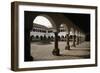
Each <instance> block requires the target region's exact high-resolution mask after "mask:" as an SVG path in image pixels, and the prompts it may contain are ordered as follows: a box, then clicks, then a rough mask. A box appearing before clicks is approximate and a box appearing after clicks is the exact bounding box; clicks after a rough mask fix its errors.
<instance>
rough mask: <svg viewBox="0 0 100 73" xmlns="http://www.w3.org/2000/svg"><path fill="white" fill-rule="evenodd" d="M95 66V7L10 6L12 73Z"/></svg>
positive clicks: (66, 5)
mask: <svg viewBox="0 0 100 73" xmlns="http://www.w3.org/2000/svg"><path fill="white" fill-rule="evenodd" d="M92 66H97V7H96V6H82V5H68V4H49V3H32V2H12V3H11V70H13V71H27V70H46V69H59V68H76V67H92Z"/></svg>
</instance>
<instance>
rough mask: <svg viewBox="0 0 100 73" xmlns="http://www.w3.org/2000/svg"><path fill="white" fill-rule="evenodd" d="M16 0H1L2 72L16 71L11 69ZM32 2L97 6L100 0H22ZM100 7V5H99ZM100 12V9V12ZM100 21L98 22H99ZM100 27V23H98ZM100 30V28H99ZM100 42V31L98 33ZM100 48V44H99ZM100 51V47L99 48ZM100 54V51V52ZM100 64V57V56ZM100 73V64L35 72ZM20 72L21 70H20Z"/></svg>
mask: <svg viewBox="0 0 100 73" xmlns="http://www.w3.org/2000/svg"><path fill="white" fill-rule="evenodd" d="M11 1H14V0H0V73H14V72H13V71H11V70H10V59H11V57H10V54H11V41H10V40H11V36H10V35H11V12H10V8H11V6H10V3H11ZM20 1H32V2H36V1H37V2H45V3H61V4H77V5H93V6H97V5H99V3H100V0H20ZM99 7H100V6H99ZM98 13H100V10H99V12H98ZM98 19H100V15H99V17H98ZM99 23H100V21H99V22H98V24H99ZM98 28H100V25H98ZM98 31H100V29H98ZM98 37H99V39H98V40H99V43H100V33H99V35H98ZM99 48H100V46H99ZM98 52H100V49H98ZM98 55H99V56H100V53H98ZM99 65H100V57H99ZM87 72H88V73H99V72H100V66H98V67H87V68H73V69H71V68H70V69H55V70H40V71H34V73H87ZM18 73H19V72H18ZM22 73H33V71H26V72H22Z"/></svg>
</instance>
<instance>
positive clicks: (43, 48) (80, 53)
mask: <svg viewBox="0 0 100 73" xmlns="http://www.w3.org/2000/svg"><path fill="white" fill-rule="evenodd" d="M58 44H59V45H58V47H59V49H60V56H54V55H53V54H52V51H53V49H54V42H51V43H48V44H47V43H46V44H43V43H40V42H31V55H32V57H34V61H45V60H65V59H67V60H69V59H87V58H90V42H87V41H85V42H82V43H80V44H79V45H76V47H73V46H71V45H72V42H70V46H71V50H65V46H66V42H65V41H59V42H58Z"/></svg>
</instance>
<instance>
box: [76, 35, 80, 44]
mask: <svg viewBox="0 0 100 73" xmlns="http://www.w3.org/2000/svg"><path fill="white" fill-rule="evenodd" d="M76 44H77V45H79V36H77V37H76Z"/></svg>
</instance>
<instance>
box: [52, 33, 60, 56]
mask: <svg viewBox="0 0 100 73" xmlns="http://www.w3.org/2000/svg"><path fill="white" fill-rule="evenodd" d="M54 34H55V44H54V49H53V51H52V54H53V55H55V56H59V55H60V50H59V48H58V32H54Z"/></svg>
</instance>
